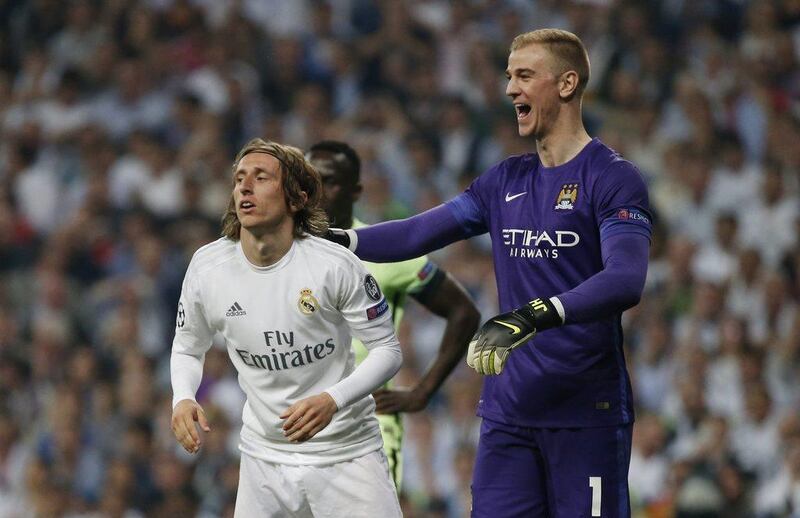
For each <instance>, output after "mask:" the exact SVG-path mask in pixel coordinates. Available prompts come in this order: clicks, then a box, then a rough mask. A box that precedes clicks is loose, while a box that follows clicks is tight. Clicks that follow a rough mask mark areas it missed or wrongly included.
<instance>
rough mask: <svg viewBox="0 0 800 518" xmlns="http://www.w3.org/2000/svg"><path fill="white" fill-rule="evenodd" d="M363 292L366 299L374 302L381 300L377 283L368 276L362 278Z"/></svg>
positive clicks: (373, 278)
mask: <svg viewBox="0 0 800 518" xmlns="http://www.w3.org/2000/svg"><path fill="white" fill-rule="evenodd" d="M364 290H365V291H366V292H367V297H369V298H371V299H372V300H374V301H375V302H377V301H379V300H381V289H380V288H379V287H378V281H376V280H375V277H373V276H372V275H370V274H367V276H366V277H364Z"/></svg>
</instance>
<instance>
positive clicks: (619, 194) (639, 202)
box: [595, 160, 651, 241]
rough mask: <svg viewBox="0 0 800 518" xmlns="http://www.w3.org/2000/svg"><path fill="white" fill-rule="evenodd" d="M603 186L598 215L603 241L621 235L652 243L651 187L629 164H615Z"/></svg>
mask: <svg viewBox="0 0 800 518" xmlns="http://www.w3.org/2000/svg"><path fill="white" fill-rule="evenodd" d="M602 178H603V179H605V178H611V180H610V181H608V182H599V185H598V193H597V198H596V205H595V215H596V217H597V221H598V222H599V224H600V240H601V241H602V240H605V239H606V238H608V237H610V236H613V235H615V234H619V233H625V232H634V233H637V234H642V235H644V236H646V237H647V238H648V240H649V239H650V233H651V223H650V222H651V217H650V214H649V210H648V209H649V207H650V202H649V200H648V196H647V187H646V186H645V184H644V180H642V176H641V174H639V171H638V170H637V169H636V168H635V167H634V166H633V164H631V163H630V162H628V161H625V160H618V161H616V162H613V163H612V164H611V165H610V166H609V167H608V169H607V170H606V172H605V173H604V174H603V175H602Z"/></svg>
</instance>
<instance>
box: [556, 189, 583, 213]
mask: <svg viewBox="0 0 800 518" xmlns="http://www.w3.org/2000/svg"><path fill="white" fill-rule="evenodd" d="M577 200H578V184H577V183H565V184H564V185H562V186H561V191H559V193H558V198H557V199H556V206H555V207H554V208H555V210H572V209H574V208H575V202H576V201H577Z"/></svg>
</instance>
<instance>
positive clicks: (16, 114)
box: [0, 0, 800, 518]
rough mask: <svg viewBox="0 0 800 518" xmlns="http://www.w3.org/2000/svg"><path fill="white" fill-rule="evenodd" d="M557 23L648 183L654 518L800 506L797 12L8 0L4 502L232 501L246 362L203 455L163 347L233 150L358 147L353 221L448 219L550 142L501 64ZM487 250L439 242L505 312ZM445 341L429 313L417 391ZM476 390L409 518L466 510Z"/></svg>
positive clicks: (632, 341)
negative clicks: (464, 198) (190, 448)
mask: <svg viewBox="0 0 800 518" xmlns="http://www.w3.org/2000/svg"><path fill="white" fill-rule="evenodd" d="M541 27H559V28H566V29H568V30H571V31H573V32H575V33H576V34H578V35H579V36H580V37H581V38H582V39H583V41H584V42H585V43H586V45H587V46H588V48H589V51H590V57H591V62H592V78H591V81H590V83H589V88H588V91H587V96H586V99H585V102H584V110H585V115H586V124H587V127H588V129H589V131H590V133H591V134H592V135H596V136H599V137H600V138H601V139H602V140H603V141H604V142H606V143H607V144H609V145H610V146H612V147H614V148H616V149H617V150H619V151H620V152H621V153H622V154H623V155H624V156H625V157H627V158H629V159H631V160H632V161H634V162H635V163H636V164H637V165H638V166H639V168H640V169H641V171H642V174H643V175H644V177H645V179H646V181H647V183H648V186H649V189H650V196H651V203H652V206H653V212H654V216H655V222H656V224H655V233H654V239H653V245H652V259H651V263H650V269H649V274H648V283H647V286H646V292H645V295H644V297H643V300H642V303H641V304H640V305H639V306H638V307H637V308H635V309H633V310H631V311H629V312H627V313H626V315H625V318H624V321H623V324H624V326H625V330H626V354H627V360H628V363H629V367H630V372H631V375H632V381H633V384H634V397H635V401H636V407H637V423H636V426H635V432H634V445H633V455H632V460H631V469H630V485H631V495H632V503H633V508H634V511H635V516H636V517H637V518H666V517H672V516H675V517H683V518H701V517H725V518H745V517H753V518H779V517H780V518H783V517H795V518H796V517H800V311H798V303H799V302H800V240H799V239H798V236H799V235H800V210H799V209H800V68H799V67H798V57H799V56H800V1H798V0H750V1H748V0H640V1H625V0H571V1H570V0H505V1H502V0H453V1H445V0H407V1H399V0H292V1H282V0H227V1H223V0H138V1H137V0H103V1H100V0H67V1H61V0H27V1H25V0H0V517H2V518H10V517H33V516H36V517H61V516H66V517H71V518H78V517H80V518H95V517H97V518H100V517H123V518H139V517H144V516H154V517H179V516H180V517H184V516H186V517H191V516H197V517H203V518H206V517H208V518H211V517H217V516H232V511H233V503H234V501H235V492H236V485H237V478H238V454H237V449H236V446H237V435H238V428H239V426H240V410H241V405H242V400H243V396H242V394H241V392H240V389H239V387H238V384H237V382H236V377H235V372H234V371H233V369H232V367H231V366H230V364H229V360H228V358H227V355H226V352H225V349H224V344H221V343H218V344H216V345H215V347H214V348H212V349H211V351H210V352H209V354H208V355H207V357H206V366H205V377H204V380H203V383H202V385H201V388H200V391H199V392H198V400H199V401H200V402H201V404H203V405H204V407H205V409H206V412H207V414H208V416H209V420H210V422H211V426H212V429H213V431H212V432H211V433H210V434H208V435H206V437H205V443H204V445H203V447H202V449H201V451H200V453H199V454H197V455H195V456H189V455H188V454H186V453H184V452H183V450H182V449H181V448H180V447H178V446H177V443H176V442H175V440H174V438H173V436H172V432H171V430H170V425H169V421H170V415H171V404H170V399H171V390H170V386H169V351H170V346H171V339H172V334H173V326H174V319H175V310H176V303H177V299H178V295H179V293H180V287H181V281H182V279H183V274H184V271H185V268H186V265H187V264H188V261H189V258H190V257H191V254H192V253H193V252H194V250H196V249H197V248H198V247H199V246H200V245H202V244H204V243H207V242H209V241H212V240H214V239H216V238H217V237H218V236H219V232H220V225H219V220H220V217H221V215H222V212H223V210H224V208H225V205H226V202H227V200H228V197H229V195H230V188H231V181H230V165H231V161H232V159H233V156H234V155H235V153H236V151H237V150H238V149H239V148H240V147H241V146H242V145H243V144H244V143H245V142H246V141H247V140H249V139H250V138H251V137H253V136H261V137H265V138H268V139H272V140H276V141H279V142H283V143H287V144H292V145H295V146H298V147H300V148H307V147H308V146H310V145H311V144H313V143H314V142H316V141H317V140H320V139H323V138H331V139H337V140H344V141H347V142H349V143H350V144H351V145H353V146H354V147H355V148H356V149H357V150H358V152H359V153H360V155H361V157H362V159H363V178H362V179H363V183H364V185H365V193H364V195H363V196H362V199H361V201H360V203H359V204H358V206H357V210H356V213H357V215H358V216H359V217H360V218H362V219H363V220H365V221H367V222H377V221H381V220H385V219H392V218H398V217H404V216H406V215H409V214H413V213H417V212H419V211H422V210H425V209H427V208H429V207H432V206H435V205H436V204H438V203H440V202H441V201H443V200H446V199H448V198H450V197H451V196H453V195H455V194H457V193H459V192H460V191H461V190H462V189H463V188H464V187H465V186H466V185H468V183H469V182H470V181H471V180H472V179H473V178H475V177H476V176H477V175H479V174H480V173H481V172H482V171H483V170H485V169H486V168H487V167H488V166H490V165H491V164H493V163H495V162H497V161H499V160H501V159H503V158H504V157H506V156H507V155H511V154H517V153H524V152H529V151H531V150H532V144H531V142H526V141H523V140H522V139H520V138H519V137H518V136H517V133H516V124H515V119H514V114H513V113H514V112H513V109H512V107H511V105H510V103H509V101H508V100H507V99H506V98H505V95H504V89H505V77H504V73H503V71H504V69H505V66H506V58H507V52H508V50H507V49H508V46H509V44H510V42H511V40H512V39H513V37H514V36H515V35H516V34H518V33H521V32H525V31H527V30H531V29H534V28H541ZM490 250H491V249H490V244H489V242H488V240H486V239H480V238H479V239H474V240H471V241H469V242H464V243H460V244H457V245H453V246H450V247H448V248H447V249H445V250H443V251H441V252H438V253H436V254H434V258H435V260H436V261H437V262H439V263H440V264H441V265H442V266H443V267H444V268H445V269H446V270H448V271H449V272H450V273H452V274H453V275H454V276H455V277H456V278H457V279H459V280H460V281H461V282H462V283H463V284H464V285H465V286H466V287H467V289H468V290H469V291H470V293H471V294H472V295H473V297H475V299H476V300H477V301H478V303H479V305H480V308H481V310H482V312H483V315H484V317H488V316H490V315H492V314H494V313H496V312H497V302H496V291H495V286H494V280H493V273H492V263H491V256H490ZM532 295H535V294H532ZM442 329H443V322H441V321H439V320H437V319H436V318H435V317H432V316H430V315H428V314H426V313H425V312H424V311H423V310H420V309H419V308H418V307H417V306H414V303H413V302H410V303H409V308H408V311H407V313H406V318H405V320H404V324H403V326H402V328H401V332H400V338H401V342H402V343H403V349H404V355H405V364H404V367H403V370H402V371H401V373H400V375H399V381H398V383H399V384H401V385H403V384H406V385H407V384H410V383H413V381H414V380H415V379H416V378H418V377H419V376H420V374H421V373H422V372H424V369H425V368H426V366H427V365H428V362H430V360H431V359H432V358H433V355H434V354H435V353H436V347H437V344H438V339H439V333H440V332H441V331H442ZM479 390H480V381H479V379H478V377H477V375H475V374H474V373H472V372H471V371H469V370H468V369H467V368H466V367H465V366H461V367H459V368H458V369H457V370H456V372H455V373H454V374H453V376H452V377H451V378H450V379H449V380H448V382H447V383H446V384H445V386H444V387H443V388H442V390H441V392H440V394H438V395H437V397H436V398H435V400H434V401H433V402H432V404H431V405H430V407H429V408H428V409H427V410H426V411H424V412H421V413H418V414H410V415H407V416H406V417H405V423H406V446H405V448H404V461H405V470H404V484H403V491H402V498H401V499H402V503H403V507H404V511H405V513H406V516H409V517H446V518H457V517H464V516H467V515H468V512H469V511H468V510H469V481H470V477H471V470H472V464H473V458H474V451H475V445H476V441H477V435H478V434H477V429H478V425H479V421H478V418H476V417H475V415H474V409H475V404H476V402H477V399H478V394H479ZM531 397H535V394H532V395H531Z"/></svg>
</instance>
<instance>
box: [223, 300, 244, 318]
mask: <svg viewBox="0 0 800 518" xmlns="http://www.w3.org/2000/svg"><path fill="white" fill-rule="evenodd" d="M246 314H247V311H245V310H244V308H242V306H240V305H239V303H238V302H234V303H233V306H231V308H230V309H229V310H228V311H226V312H225V316H226V317H240V316H242V315H246Z"/></svg>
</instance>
